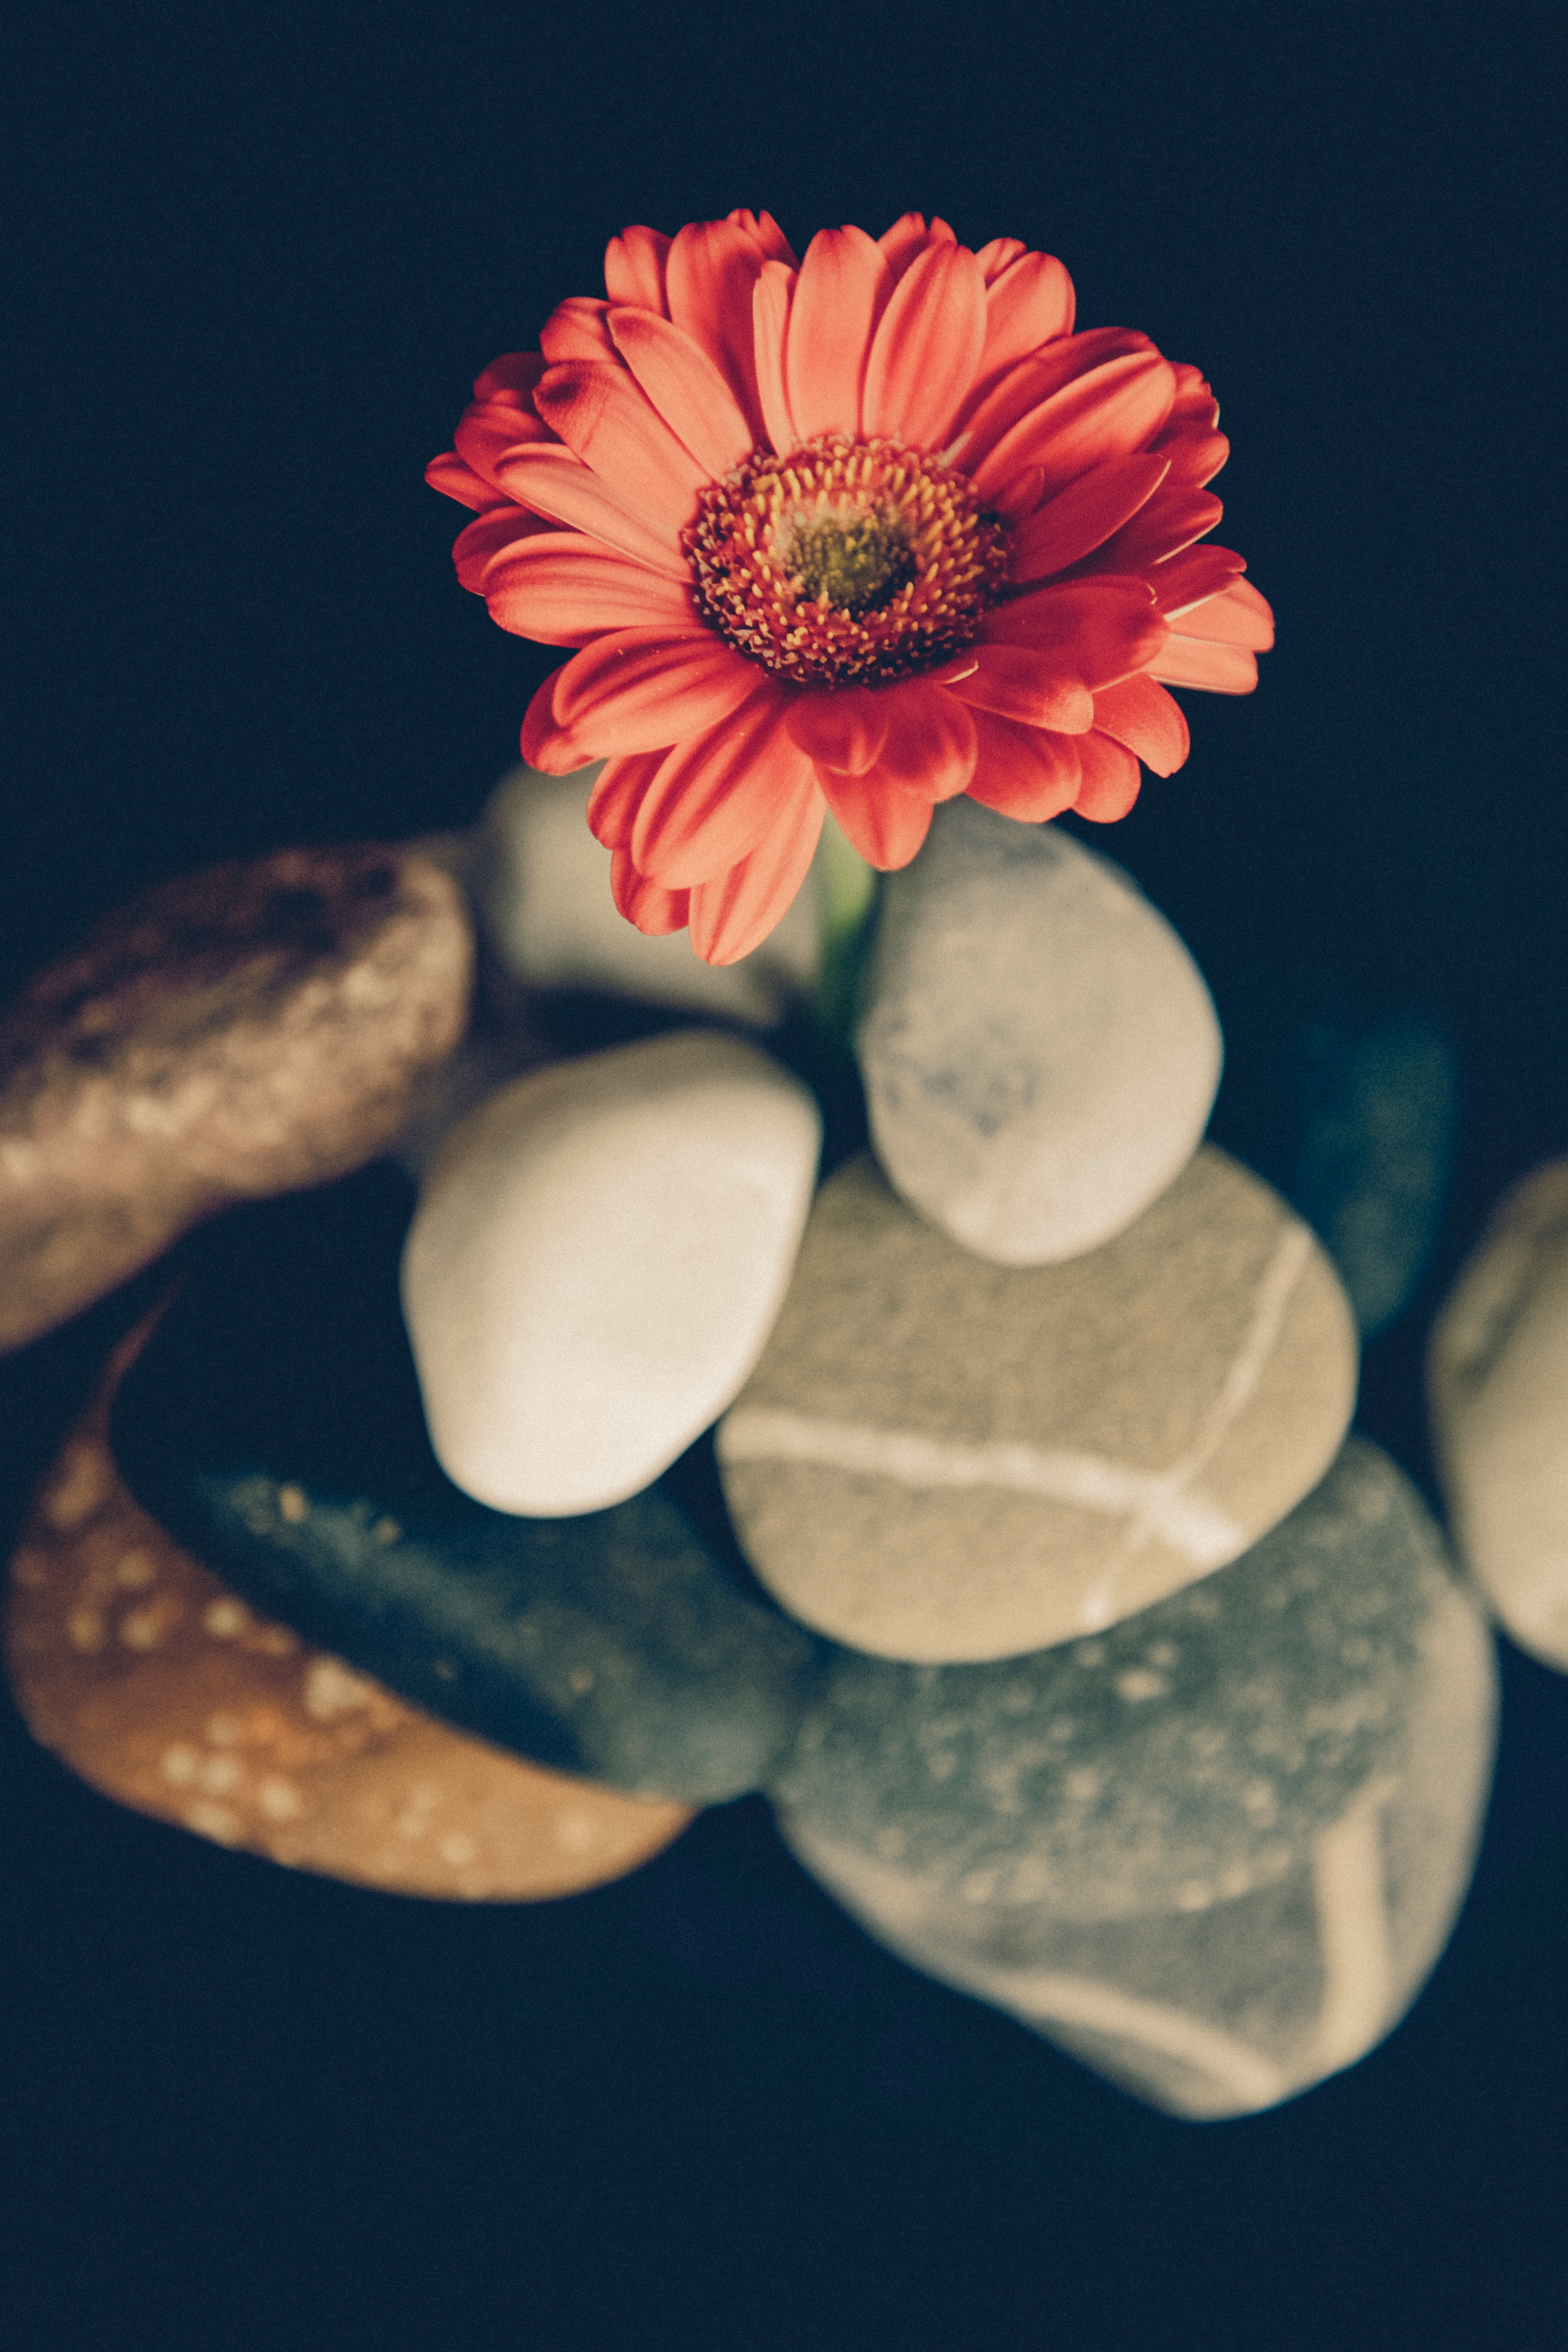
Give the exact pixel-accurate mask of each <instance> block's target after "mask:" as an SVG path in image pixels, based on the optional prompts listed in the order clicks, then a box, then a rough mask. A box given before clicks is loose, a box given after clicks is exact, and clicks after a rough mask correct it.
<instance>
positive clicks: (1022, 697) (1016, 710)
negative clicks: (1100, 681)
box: [936, 645, 1094, 735]
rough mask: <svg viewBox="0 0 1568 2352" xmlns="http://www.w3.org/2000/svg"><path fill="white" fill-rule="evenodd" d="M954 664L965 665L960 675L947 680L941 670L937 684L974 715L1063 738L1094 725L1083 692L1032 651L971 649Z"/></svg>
mask: <svg viewBox="0 0 1568 2352" xmlns="http://www.w3.org/2000/svg"><path fill="white" fill-rule="evenodd" d="M958 660H959V662H963V663H967V664H968V665H970V667H968V668H967V669H966V670H965V672H964V674H963V676H962V677H949V676H948V675H947V672H946V671H945V670H943V671H941V672H939V673H938V677H937V680H936V682H937V683H938V684H939V685H941V686H944V687H945V688H947V691H948V693H949V694H955V695H956V696H957V697H958V698H959V700H960V701H961V702H967V703H969V704H971V705H972V706H973V709H976V710H994V712H995V713H996V715H997V717H998V718H999V719H1017V720H1018V721H1019V722H1020V723H1021V724H1022V725H1023V726H1025V727H1051V728H1055V729H1056V730H1058V733H1060V734H1063V735H1081V734H1082V733H1083V731H1084V730H1085V729H1086V728H1088V727H1092V726H1093V724H1094V704H1093V701H1092V699H1091V698H1090V696H1089V688H1088V687H1087V686H1080V685H1079V681H1078V680H1077V679H1076V678H1073V677H1063V676H1062V673H1061V670H1060V667H1059V666H1058V664H1057V663H1056V662H1055V661H1053V660H1052V659H1050V658H1049V657H1048V656H1045V655H1042V654H1040V653H1038V652H1037V650H1036V648H1035V647H1034V646H1005V645H978V646H971V648H970V650H969V652H968V653H967V654H961V655H960V656H959V657H958ZM952 667H953V668H954V669H956V668H957V667H958V662H955V663H953V664H952Z"/></svg>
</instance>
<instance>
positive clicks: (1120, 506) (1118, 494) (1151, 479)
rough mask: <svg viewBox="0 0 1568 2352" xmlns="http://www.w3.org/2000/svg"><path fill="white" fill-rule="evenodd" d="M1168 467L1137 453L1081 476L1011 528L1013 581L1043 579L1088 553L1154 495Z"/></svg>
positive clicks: (1162, 462) (1108, 461)
mask: <svg viewBox="0 0 1568 2352" xmlns="http://www.w3.org/2000/svg"><path fill="white" fill-rule="evenodd" d="M1166 471H1167V461H1166V460H1165V459H1164V458H1163V457H1149V456H1147V455H1145V454H1143V453H1142V452H1139V453H1136V454H1135V455H1133V456H1132V457H1110V458H1108V459H1107V460H1106V462H1105V464H1104V465H1103V466H1096V467H1093V469H1092V470H1091V471H1090V472H1089V473H1087V474H1080V475H1079V478H1078V480H1077V481H1076V482H1070V483H1069V484H1068V487H1067V488H1066V489H1065V490H1058V493H1057V495H1056V497H1055V498H1054V499H1048V500H1047V503H1046V504H1045V505H1044V506H1043V507H1037V508H1036V509H1035V511H1034V513H1033V514H1031V515H1029V516H1028V517H1027V518H1026V520H1024V521H1023V522H1021V523H1019V524H1018V525H1017V527H1016V530H1014V533H1013V577H1014V579H1015V580H1044V579H1047V578H1048V577H1049V575H1050V574H1051V573H1052V572H1063V571H1065V570H1066V569H1067V566H1068V564H1069V563H1076V562H1078V561H1079V558H1080V557H1081V556H1085V555H1089V554H1090V553H1091V552H1092V551H1093V550H1094V549H1095V548H1097V547H1099V546H1100V545H1101V544H1102V543H1103V542H1104V541H1106V540H1108V539H1109V538H1110V534H1111V532H1112V531H1113V530H1120V529H1121V525H1122V524H1123V523H1124V522H1126V521H1127V520H1129V518H1130V517H1131V516H1132V515H1135V514H1136V513H1137V511H1138V509H1139V508H1140V507H1142V506H1143V505H1145V504H1146V503H1147V501H1148V500H1149V499H1152V497H1153V495H1154V492H1155V491H1156V490H1157V489H1158V488H1159V487H1160V484H1161V483H1162V482H1163V480H1164V478H1165V474H1166Z"/></svg>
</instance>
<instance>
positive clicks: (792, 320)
mask: <svg viewBox="0 0 1568 2352" xmlns="http://www.w3.org/2000/svg"><path fill="white" fill-rule="evenodd" d="M892 289H893V274H892V272H891V270H890V269H889V268H888V265H887V262H886V261H885V259H884V258H883V256H882V252H881V248H880V247H879V246H877V245H875V244H874V243H873V242H872V240H871V239H870V237H868V236H867V234H866V232H865V230H864V229H863V228H825V229H820V230H818V232H817V234H816V236H814V237H813V238H812V240H811V243H810V244H809V245H808V246H807V247H806V248H805V260H804V261H803V262H802V263H801V265H800V275H799V277H798V278H796V280H795V299H794V301H793V303H792V304H791V306H790V315H789V339H788V341H787V343H786V344H785V347H784V390H785V394H786V397H787V401H788V405H789V410H790V414H791V415H792V417H793V418H794V420H795V430H796V432H797V433H798V434H799V435H800V437H801V439H802V440H803V441H810V440H812V439H814V438H815V437H816V435H817V434H819V433H847V434H849V435H850V436H855V435H858V433H859V430H860V386H861V383H862V381H863V379H864V376H865V373H866V359H867V353H868V350H869V348H870V343H871V335H872V331H873V329H874V328H875V326H876V323H877V320H878V318H879V315H880V313H881V311H882V310H883V309H884V307H885V306H886V304H887V302H888V300H889V297H890V295H891V293H892Z"/></svg>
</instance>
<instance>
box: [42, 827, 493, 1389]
mask: <svg viewBox="0 0 1568 2352" xmlns="http://www.w3.org/2000/svg"><path fill="white" fill-rule="evenodd" d="M472 965H473V940H472V934H471V931H470V929H469V925H468V918H467V915H466V913H465V911H464V908H463V903H462V898H461V895H460V893H459V891H458V888H457V887H456V885H455V884H454V883H453V881H452V880H451V879H450V878H449V877H448V876H447V875H446V874H445V873H443V872H442V871H440V870H439V869H438V868H437V866H434V865H432V864H431V863H429V862H428V861H427V860H426V859H424V858H422V857H419V856H416V855H413V854H411V853H407V852H404V851H400V850H398V849H395V848H390V847H387V846H384V845H378V844H374V843H370V844H365V843H359V844H354V845H349V846H347V847H328V848H304V849H282V850H278V851H276V852H274V853H273V854H272V855H271V856H268V857H262V858H256V859H253V860H250V861H248V862H247V863H241V864H234V865H228V866H216V867H214V868H213V869H211V870H210V871H209V872H207V873H204V874H195V875H189V876H185V877H182V878H181V879H179V880H177V881H173V882H166V883H163V884H160V885H159V886H158V887H156V888H154V889H151V890H148V891H145V892H143V893H142V896H141V897H139V898H133V899H132V900H130V901H129V903H128V904H126V905H125V906H123V907H121V908H119V909H118V910H117V911H116V912H115V913H113V914H110V915H109V916H108V917H106V918H105V919H104V920H103V921H102V922H101V923H100V924H99V925H98V927H97V929H95V930H93V931H92V932H90V933H89V936H88V938H87V939H86V940H84V941H83V942H82V944H81V945H80V946H79V948H78V949H76V950H74V951H73V952H72V953H71V954H69V955H67V956H65V957H62V958H61V959H60V960H59V961H58V962H57V963H54V964H51V965H50V966H49V967H48V968H47V970H46V971H43V972H41V973H39V974H38V975H37V977H36V978H35V979H34V980H33V981H32V982H30V983H29V984H28V986H27V987H26V989H25V990H24V991H23V992H22V993H21V995H20V996H19V997H17V998H16V999H15V1000H14V1001H13V1003H11V1004H10V1006H9V1007H8V1008H7V1009H6V1010H5V1013H3V1014H0V1348H17V1347H21V1346H23V1345H25V1344H26V1342H27V1341H28V1340H30V1339H35V1338H37V1336H38V1334H39V1333H41V1332H43V1331H46V1330H47V1329H49V1328H51V1327H52V1326H53V1325H55V1324H57V1323H60V1322H63V1321H64V1320H65V1319H66V1318H68V1316H71V1315H74V1314H76V1313H77V1312H78V1311H79V1309H80V1308H82V1307H87V1306H89V1305H90V1304H91V1303H92V1301H93V1300H95V1299H97V1298H99V1297H102V1296H103V1295H104V1294H105V1293H106V1292H107V1291H110V1290H111V1289H112V1288H114V1286H116V1285H117V1284H118V1283H121V1282H122V1281H124V1280H125V1279H126V1277H127V1276H130V1275H132V1274H133V1273H134V1272H136V1270H137V1269H138V1268H139V1267H141V1266H142V1265H146V1264H148V1263H149V1262H150V1261H151V1260H152V1259H153V1258H155V1257H156V1256H157V1255H159V1253H160V1252H161V1251H163V1250H164V1249H166V1248H167V1247H168V1245H169V1244H171V1243H172V1242H173V1241H174V1240H175V1239H176V1238H177V1237H178V1236H179V1235H180V1234H182V1233H184V1231H185V1230H186V1229H187V1228H188V1227H189V1226H191V1225H193V1224H195V1223H198V1222H199V1221H200V1220H201V1219H203V1218H205V1217H207V1216H210V1215H212V1214H213V1213H215V1212H216V1210H218V1209H220V1208H222V1207H223V1206H225V1205H226V1203H228V1202H232V1201H236V1200H241V1199H246V1198H258V1197H261V1196H264V1195H267V1194H269V1193H273V1192H285V1191H288V1190H289V1189H291V1188H293V1187H295V1186H297V1185H305V1184H312V1183H320V1182H321V1181H325V1180H327V1179H329V1178H331V1177H334V1176H338V1175H342V1173H344V1172H345V1171H348V1170H350V1169H353V1168H356V1167H359V1166H360V1165H362V1164H363V1162H364V1161H366V1160H371V1159H373V1158H374V1156H375V1154H376V1153H377V1152H379V1151H382V1150H384V1149H385V1147H386V1145H387V1144H388V1143H389V1142H390V1140H391V1139H393V1137H394V1136H395V1135H396V1134H397V1132H398V1131H399V1129H401V1128H402V1126H403V1125H404V1124H405V1120H406V1119H407V1117H408V1114H409V1109H410V1106H411V1105H412V1103H413V1102H414V1101H415V1100H416V1097H417V1096H418V1093H419V1090H420V1087H421V1086H422V1084H423V1082H424V1081H425V1078H426V1074H427V1073H428V1072H429V1071H430V1070H431V1069H432V1068H433V1067H434V1066H437V1064H439V1063H440V1062H441V1061H442V1060H443V1058H444V1057H445V1056H446V1055H447V1054H448V1053H449V1052H450V1051H451V1049H452V1047H453V1045H455V1044H456V1043H457V1040H458V1037H459V1036H460V1035H461V1034H462V1030H463V1026H464V1024H465V1022H466V1020H467V1018H468V997H469V989H470V983H471V978H472Z"/></svg>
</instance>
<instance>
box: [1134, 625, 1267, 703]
mask: <svg viewBox="0 0 1568 2352" xmlns="http://www.w3.org/2000/svg"><path fill="white" fill-rule="evenodd" d="M1149 675H1150V677H1158V678H1163V680H1164V683H1165V684H1166V685H1167V686H1201V687H1204V688H1206V689H1207V691H1208V692H1209V693H1210V694H1250V693H1251V692H1252V689H1253V688H1254V687H1255V686H1256V685H1257V684H1258V656H1257V655H1256V654H1254V653H1249V652H1248V651H1247V647H1246V646H1226V645H1216V644H1215V643H1214V642H1213V641H1212V639H1209V638H1205V637H1185V636H1180V635H1177V634H1176V633H1175V632H1174V631H1173V632H1172V634H1171V635H1170V636H1168V637H1167V638H1166V640H1165V642H1164V644H1163V646H1161V648H1160V651H1159V653H1158V655H1157V656H1155V658H1154V660H1152V662H1151V663H1150V665H1149Z"/></svg>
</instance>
